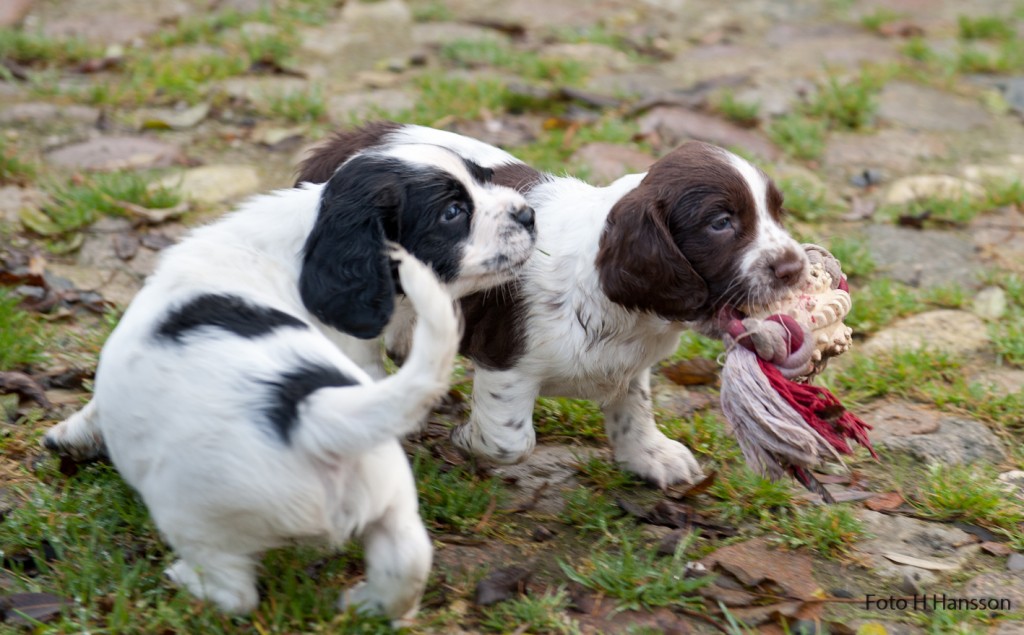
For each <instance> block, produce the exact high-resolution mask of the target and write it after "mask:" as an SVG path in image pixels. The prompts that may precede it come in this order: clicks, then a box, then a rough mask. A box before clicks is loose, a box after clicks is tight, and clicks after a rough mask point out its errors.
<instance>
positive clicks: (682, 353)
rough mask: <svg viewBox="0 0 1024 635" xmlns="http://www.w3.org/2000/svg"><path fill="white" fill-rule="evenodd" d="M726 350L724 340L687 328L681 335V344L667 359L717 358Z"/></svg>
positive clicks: (670, 360)
mask: <svg viewBox="0 0 1024 635" xmlns="http://www.w3.org/2000/svg"><path fill="white" fill-rule="evenodd" d="M724 352H725V345H724V344H723V343H722V340H720V339H716V338H711V337H706V336H704V335H701V334H700V333H698V332H696V331H691V330H689V329H687V330H685V331H683V334H682V335H681V336H680V337H679V346H678V347H677V348H676V351H675V353H673V354H672V357H670V358H669V359H668V360H666V361H669V362H678V361H682V360H687V359H694V358H696V357H703V358H705V359H716V358H717V357H718V356H719V355H721V354H722V353H724Z"/></svg>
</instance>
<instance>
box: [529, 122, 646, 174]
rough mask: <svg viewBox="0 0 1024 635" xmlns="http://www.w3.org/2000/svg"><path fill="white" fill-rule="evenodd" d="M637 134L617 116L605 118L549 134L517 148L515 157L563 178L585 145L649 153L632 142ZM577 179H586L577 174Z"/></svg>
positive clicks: (636, 130) (635, 125) (632, 123)
mask: <svg viewBox="0 0 1024 635" xmlns="http://www.w3.org/2000/svg"><path fill="white" fill-rule="evenodd" d="M638 130H639V127H638V125H637V123H636V122H634V121H623V120H622V118H621V117H619V116H618V115H607V116H604V117H601V118H600V119H599V120H597V121H596V122H594V123H592V124H585V125H583V126H581V127H579V128H577V129H575V130H574V132H573V133H571V134H570V133H569V132H568V131H567V130H566V129H563V128H557V129H554V130H550V131H548V132H547V133H545V134H544V135H543V136H542V137H541V138H540V139H538V140H537V141H535V142H534V143H530V144H528V145H524V146H520V147H518V148H516V150H515V153H516V156H518V157H519V158H520V159H522V160H523V161H525V162H527V163H529V164H530V165H532V166H533V167H535V168H537V169H538V170H543V171H546V172H551V173H552V174H566V173H567V172H568V170H567V166H568V164H569V163H570V158H571V157H572V155H573V153H574V152H576V150H578V149H579V148H580V147H581V146H583V145H585V144H587V143H596V142H604V143H616V144H621V145H629V146H632V147H633V148H635V149H637V150H641V151H644V152H650V147H649V146H648V145H647V144H644V143H637V142H635V141H633V139H634V137H635V136H636V134H637V132H638ZM576 176H578V177H583V176H585V175H582V174H580V173H578V172H577V173H576Z"/></svg>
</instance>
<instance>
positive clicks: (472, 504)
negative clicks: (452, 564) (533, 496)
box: [412, 451, 507, 532]
mask: <svg viewBox="0 0 1024 635" xmlns="http://www.w3.org/2000/svg"><path fill="white" fill-rule="evenodd" d="M412 468H413V473H414V474H415V476H416V488H417V490H418V491H419V496H420V515H421V516H422V517H423V522H425V523H426V524H427V526H429V527H432V528H434V529H436V530H438V531H455V532H468V531H471V530H473V529H474V528H475V527H476V526H477V525H478V524H479V523H480V521H481V520H482V519H483V517H484V515H485V514H486V513H487V511H488V509H490V510H492V511H493V510H494V509H497V508H498V507H500V506H501V504H502V503H503V502H504V501H505V499H506V498H507V492H506V490H505V489H504V488H503V487H502V485H501V481H500V480H498V479H497V478H495V477H482V476H479V475H477V474H474V473H473V472H472V471H471V470H470V468H469V467H467V466H465V465H460V466H450V465H447V464H445V463H444V462H443V461H440V460H438V459H435V458H433V457H432V456H430V454H429V453H428V452H426V451H419V452H417V453H416V455H415V456H414V457H413V462H412Z"/></svg>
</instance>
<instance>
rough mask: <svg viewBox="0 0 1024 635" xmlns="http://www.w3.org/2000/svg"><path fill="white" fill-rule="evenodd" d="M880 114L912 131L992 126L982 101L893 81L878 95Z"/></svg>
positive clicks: (956, 129)
mask: <svg viewBox="0 0 1024 635" xmlns="http://www.w3.org/2000/svg"><path fill="white" fill-rule="evenodd" d="M878 115H879V117H880V118H881V119H883V120H885V121H886V122H888V123H890V124H895V125H898V126H900V127H903V128H908V129H911V130H935V131H957V132H964V131H967V130H975V129H978V128H984V127H985V126H988V125H989V124H990V123H991V121H992V115H991V114H989V112H988V111H987V110H986V109H985V107H984V106H983V105H982V104H981V102H980V101H978V100H976V99H967V98H966V97H961V96H959V95H954V94H952V93H949V92H946V91H944V90H939V89H937V88H932V87H931V86H925V85H924V84H916V83H914V84H912V83H909V82H901V81H893V82H889V83H888V84H886V85H885V88H883V89H882V92H881V94H880V95H879V96H878Z"/></svg>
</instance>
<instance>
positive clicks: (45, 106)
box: [0, 101, 100, 125]
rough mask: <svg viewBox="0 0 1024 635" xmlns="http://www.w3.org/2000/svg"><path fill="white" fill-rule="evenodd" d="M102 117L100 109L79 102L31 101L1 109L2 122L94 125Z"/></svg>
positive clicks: (10, 123) (11, 123) (6, 123)
mask: <svg viewBox="0 0 1024 635" xmlns="http://www.w3.org/2000/svg"><path fill="white" fill-rule="evenodd" d="M99 118H100V111H99V110H98V109H97V108H93V107H91V106H82V105H79V104H50V103H47V102H40V101H31V102H25V103H21V104H11V105H9V106H5V107H4V108H3V109H2V110H0V124H5V125H13V124H17V125H25V124H30V125H32V124H47V125H49V124H53V123H58V122H69V123H75V124H87V125H94V124H95V123H96V121H97V120H99Z"/></svg>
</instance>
